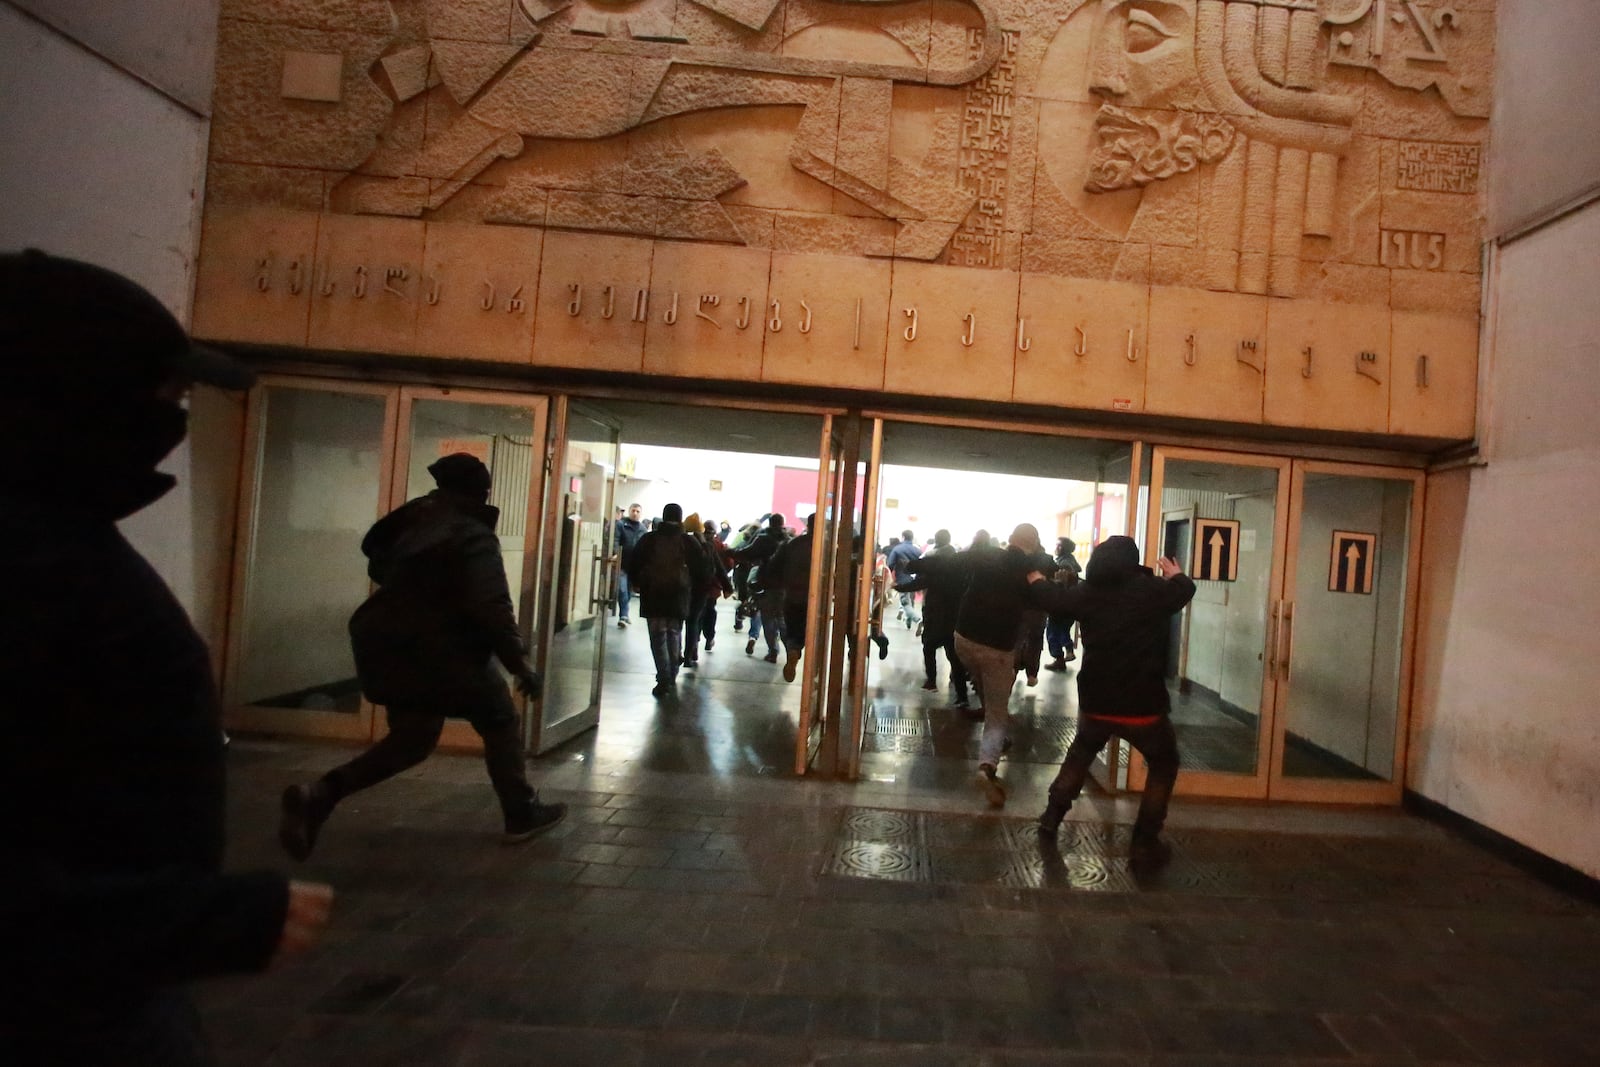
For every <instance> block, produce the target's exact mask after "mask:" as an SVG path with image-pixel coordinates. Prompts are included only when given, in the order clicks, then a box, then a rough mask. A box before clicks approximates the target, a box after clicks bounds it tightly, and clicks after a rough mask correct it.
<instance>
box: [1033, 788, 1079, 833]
mask: <svg viewBox="0 0 1600 1067" xmlns="http://www.w3.org/2000/svg"><path fill="white" fill-rule="evenodd" d="M1070 807H1072V805H1071V804H1070V803H1068V802H1067V801H1065V800H1061V799H1059V798H1058V797H1057V796H1056V795H1055V794H1054V793H1051V794H1049V800H1048V801H1047V802H1046V803H1045V806H1044V814H1042V815H1040V816H1039V835H1040V836H1041V837H1054V836H1056V831H1057V830H1059V829H1061V820H1062V819H1065V818H1066V817H1067V809H1068V808H1070Z"/></svg>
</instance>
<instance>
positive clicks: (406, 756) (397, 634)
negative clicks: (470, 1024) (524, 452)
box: [279, 452, 567, 860]
mask: <svg viewBox="0 0 1600 1067" xmlns="http://www.w3.org/2000/svg"><path fill="white" fill-rule="evenodd" d="M428 473H429V474H431V475H433V480H434V482H435V483H436V484H437V485H438V488H437V489H435V490H433V491H432V492H430V493H428V494H427V495H426V496H421V497H418V498H417V499H415V500H412V501H408V502H407V503H405V504H402V505H400V506H399V507H398V508H395V509H394V510H393V511H391V512H390V513H389V514H387V515H385V516H384V517H383V518H381V519H379V520H378V521H377V522H376V523H375V524H373V527H372V529H370V530H368V531H367V535H366V537H364V538H363V539H362V541H361V551H362V552H363V553H364V554H365V555H366V556H367V559H368V563H367V573H368V574H369V575H370V576H371V578H372V580H373V581H375V582H377V583H378V586H379V588H378V591H377V592H375V593H374V594H373V595H372V596H371V597H369V598H368V599H367V601H366V603H364V604H363V605H362V606H361V607H360V608H359V609H357V611H356V614H355V615H354V616H352V617H351V620H350V638H351V647H352V649H353V651H354V652H355V659H356V673H357V675H359V677H360V679H361V688H362V690H363V691H364V692H365V693H366V695H367V699H369V700H371V701H372V702H373V703H375V704H382V705H384V707H385V708H386V709H387V711H388V716H389V732H388V734H387V735H385V736H384V737H383V739H382V740H380V741H378V743H377V744H375V745H373V746H372V747H371V748H369V749H367V751H365V752H363V753H362V754H361V755H359V756H357V757H356V758H355V759H353V760H351V761H350V762H348V763H345V764H343V765H341V766H338V767H335V768H334V769H333V770H331V771H329V772H328V773H327V774H325V775H323V776H322V777H321V778H319V779H317V780H316V781H314V782H310V783H305V784H300V785H291V786H289V787H288V788H287V789H285V790H284V791H283V817H282V820H281V822H280V825H279V840H280V841H281V842H282V844H283V847H284V849H285V850H286V851H287V852H288V853H289V854H290V855H291V856H293V857H294V858H295V859H297V860H303V859H305V858H306V857H307V856H309V855H310V854H311V850H312V849H313V848H314V847H315V846H316V843H317V834H318V832H319V831H320V830H321V828H322V824H323V822H325V821H326V820H327V818H328V816H329V815H330V814H332V812H333V809H334V807H335V806H336V805H337V804H338V803H339V802H340V801H341V800H343V799H344V798H345V797H347V796H349V795H350V794H352V793H356V792H359V791H361V790H363V789H366V788H368V787H370V786H374V785H377V784H378V783H379V782H382V781H384V780H386V779H388V778H392V777H394V776H395V775H397V774H399V773H400V772H401V771H404V770H406V769H408V768H411V767H415V766H416V765H417V764H419V763H421V762H422V761H423V760H425V759H427V758H428V755H429V754H430V753H431V752H433V750H434V748H435V747H437V746H438V744H439V735H440V734H441V733H442V732H443V731H444V721H445V719H446V718H447V717H460V718H464V719H466V720H467V721H468V722H470V723H471V724H472V728H473V729H474V730H476V731H477V732H478V735H479V736H480V737H482V738H483V761H484V764H485V765H486V766H487V768H488V771H489V780H490V782H491V783H492V784H493V785H494V791H495V794H496V795H497V796H498V797H499V798H500V809H501V813H502V814H503V815H504V817H505V836H504V838H503V841H504V842H505V843H506V844H515V843H516V842H519V841H526V840H528V839H529V838H531V837H533V836H535V835H536V834H539V833H542V832H543V831H545V830H548V829H549V828H550V827H552V826H554V825H555V824H556V823H558V822H560V821H561V819H562V817H563V816H565V815H566V813H567V808H566V805H565V804H542V803H540V802H539V796H538V794H537V793H536V792H535V791H534V789H533V787H532V786H531V785H529V784H528V773H527V767H526V764H525V763H524V760H523V754H522V731H521V729H520V727H519V722H518V718H517V708H516V705H515V704H514V703H512V700H511V693H510V691H509V690H508V689H507V688H506V683H505V681H504V680H503V679H502V678H501V677H500V672H499V671H498V670H497V669H496V667H495V661H496V660H498V661H499V663H500V664H501V665H502V666H504V667H505V669H506V670H507V671H509V672H510V673H511V675H512V677H514V678H515V679H516V680H517V687H518V688H519V689H520V690H521V691H522V692H523V693H524V694H525V695H527V696H528V697H537V696H538V695H539V690H540V678H539V675H538V672H536V671H535V670H534V669H533V668H532V667H531V666H529V664H528V659H527V653H526V651H525V650H524V648H523V644H522V633H521V631H520V630H518V628H517V620H516V616H515V615H514V614H513V612H512V608H511V592H510V589H509V588H508V587H507V585H506V571H505V564H504V562H503V561H502V560H501V556H500V539H499V538H498V537H496V536H495V533H494V528H495V524H496V523H497V522H498V521H499V519H500V509H499V508H496V507H494V506H493V505H491V504H489V503H488V500H489V487H490V480H489V468H487V467H485V466H484V465H483V462H482V461H481V460H479V459H478V458H477V457H476V456H472V455H468V454H467V453H465V452H456V453H454V454H452V455H448V456H445V457H444V458H443V459H440V460H438V461H436V462H435V463H434V464H433V465H432V466H430V467H429V468H428Z"/></svg>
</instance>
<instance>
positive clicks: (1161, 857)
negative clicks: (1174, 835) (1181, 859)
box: [1128, 833, 1172, 870]
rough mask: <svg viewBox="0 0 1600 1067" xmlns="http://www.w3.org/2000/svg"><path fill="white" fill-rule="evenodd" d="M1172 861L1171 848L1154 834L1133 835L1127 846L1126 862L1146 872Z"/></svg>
mask: <svg viewBox="0 0 1600 1067" xmlns="http://www.w3.org/2000/svg"><path fill="white" fill-rule="evenodd" d="M1170 859H1172V846H1171V845H1169V844H1167V843H1166V842H1165V841H1163V840H1162V839H1161V838H1160V837H1158V836H1157V835H1155V834H1141V833H1135V834H1134V835H1133V842H1132V843H1131V844H1129V846H1128V862H1129V863H1130V864H1132V865H1133V866H1136V867H1143V868H1144V869H1146V870H1149V869H1152V868H1156V867H1161V866H1164V865H1165V864H1166V863H1167V861H1168V860H1170Z"/></svg>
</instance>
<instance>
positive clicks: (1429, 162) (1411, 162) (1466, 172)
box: [1395, 141, 1480, 193]
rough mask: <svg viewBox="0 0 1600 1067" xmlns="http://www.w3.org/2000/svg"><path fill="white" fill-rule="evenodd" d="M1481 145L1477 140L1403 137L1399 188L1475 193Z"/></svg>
mask: <svg viewBox="0 0 1600 1067" xmlns="http://www.w3.org/2000/svg"><path fill="white" fill-rule="evenodd" d="M1479 153H1480V148H1479V146H1478V145H1475V144H1448V143H1441V142H1437V141H1401V142H1400V161H1399V169H1398V172H1397V173H1396V175H1395V188H1396V189H1415V190H1418V191H1419V192H1424V193H1476V192H1477V191H1478V160H1479Z"/></svg>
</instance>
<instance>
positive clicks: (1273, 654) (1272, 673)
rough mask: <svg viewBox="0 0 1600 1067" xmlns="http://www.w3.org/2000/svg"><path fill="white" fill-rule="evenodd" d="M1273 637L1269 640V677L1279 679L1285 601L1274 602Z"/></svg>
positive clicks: (1272, 615) (1271, 619)
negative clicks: (1279, 652)
mask: <svg viewBox="0 0 1600 1067" xmlns="http://www.w3.org/2000/svg"><path fill="white" fill-rule="evenodd" d="M1270 622H1271V625H1272V633H1271V636H1270V637H1269V638H1268V640H1267V677H1268V678H1276V677H1278V641H1279V639H1280V638H1282V637H1283V601H1281V600H1278V601H1274V602H1273V605H1272V613H1271V616H1270Z"/></svg>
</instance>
